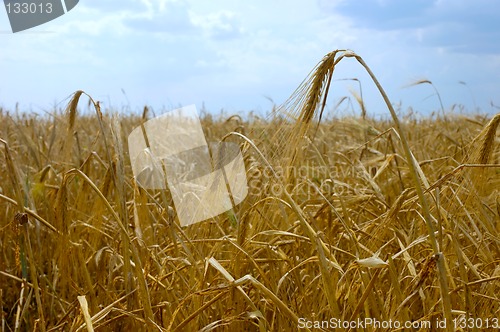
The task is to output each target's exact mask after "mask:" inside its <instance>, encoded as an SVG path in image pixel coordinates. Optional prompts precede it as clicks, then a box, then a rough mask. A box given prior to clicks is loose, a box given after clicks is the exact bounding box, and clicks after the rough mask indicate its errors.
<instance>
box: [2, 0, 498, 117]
mask: <svg viewBox="0 0 500 332" xmlns="http://www.w3.org/2000/svg"><path fill="white" fill-rule="evenodd" d="M499 22H500V3H499V2H498V1H495V0H476V1H469V0H434V1H432V0H415V1H401V0H365V1H347V0H276V1H269V0H253V1H235V0H213V1H199V0H121V1H110V0H109V1H108V0H80V3H79V4H78V5H77V6H76V7H75V8H74V9H73V10H71V11H70V12H68V13H67V14H66V15H64V16H62V17H60V18H58V19H56V20H54V21H51V22H49V23H47V24H44V25H42V26H39V27H36V28H33V29H30V30H28V31H26V32H20V33H16V34H12V33H11V32H10V26H9V21H8V18H7V15H6V12H5V10H3V8H0V45H1V48H0V106H2V107H4V108H7V109H13V108H14V105H15V104H16V103H17V102H19V107H20V109H21V110H25V111H33V112H42V111H44V110H45V111H50V110H51V109H52V108H53V106H54V105H55V104H57V105H59V107H64V106H65V104H66V102H67V100H66V98H67V97H68V96H69V95H70V94H71V93H72V92H74V91H76V90H78V89H82V90H84V91H86V92H87V93H89V94H90V95H91V96H93V97H94V99H96V100H100V101H101V102H103V104H104V105H105V106H112V107H113V108H115V109H118V110H120V109H124V108H127V107H129V108H130V109H131V110H132V111H133V112H137V113H139V112H140V110H141V109H142V107H143V106H144V105H150V106H152V107H153V108H154V109H155V110H162V109H164V108H166V109H171V108H174V107H177V106H179V105H189V104H195V105H197V107H198V109H200V108H201V106H202V103H204V104H205V108H206V109H207V110H209V111H212V112H219V111H220V110H221V109H224V110H225V111H226V112H227V113H235V112H248V111H252V110H253V111H257V112H266V111H268V110H269V109H270V108H271V107H272V103H271V102H270V101H269V99H268V98H271V99H272V100H273V101H274V102H275V103H276V104H281V103H282V102H283V101H285V100H286V98H287V97H288V96H289V95H291V94H292V92H293V91H294V90H295V88H296V87H297V86H298V85H299V84H300V83H301V81H302V80H303V79H304V78H305V77H306V76H307V74H308V73H309V72H310V70H311V69H312V68H313V67H314V66H315V65H316V63H317V62H318V61H319V60H321V58H322V57H323V55H325V54H326V53H328V52H329V51H332V50H334V49H345V48H347V49H352V50H354V51H355V52H356V53H358V54H359V55H361V56H362V57H363V58H364V60H365V61H366V62H367V64H368V65H369V66H370V67H371V68H372V70H373V71H374V73H375V74H376V75H377V77H378V79H379V81H380V82H381V83H382V85H383V86H384V88H385V90H386V92H387V93H388V95H389V97H390V98H391V100H392V101H393V102H394V103H401V109H402V110H405V109H407V108H408V107H410V106H411V107H412V108H413V109H414V110H415V111H416V112H418V113H422V114H428V113H429V112H431V111H434V110H438V109H439V108H440V106H439V101H438V99H437V98H436V96H435V95H433V93H434V90H433V89H432V87H431V86H429V85H419V86H414V87H410V88H408V87H405V86H407V85H408V84H411V83H412V82H414V81H415V80H419V79H428V80H431V81H432V82H433V83H434V85H435V87H436V88H437V89H438V90H439V92H440V94H441V97H442V99H443V104H444V106H445V108H446V109H450V108H451V107H452V105H454V104H460V105H464V106H465V107H466V109H468V110H473V109H474V108H475V107H479V108H481V110H482V112H488V113H495V112H498V109H495V108H493V107H492V106H491V103H493V104H495V105H497V106H500V91H499V88H500V81H499V80H500V42H499V41H500V23H499ZM345 78H358V79H359V80H360V81H361V84H362V87H363V95H364V97H365V101H366V104H367V109H368V112H369V113H370V114H372V115H383V114H386V113H387V111H386V110H385V108H384V105H383V103H382V99H381V98H380V97H379V95H378V94H377V93H376V91H375V88H374V86H373V84H372V83H371V82H370V80H369V78H368V77H367V75H366V73H364V72H363V71H362V70H361V68H360V66H359V65H358V64H357V63H355V61H354V60H353V59H347V60H345V62H342V63H341V64H340V65H339V67H338V68H337V69H336V72H335V74H334V79H338V81H334V82H333V83H332V91H331V95H330V99H329V105H330V106H332V107H333V105H335V104H336V103H337V101H338V100H340V98H342V97H343V96H349V95H350V90H352V89H354V90H356V89H357V83H356V82H353V81H346V80H342V79H345ZM460 81H461V82H465V83H466V84H465V85H464V84H460V83H459V82H460ZM345 107H347V104H346V105H345ZM354 111H357V109H356V107H355V108H354Z"/></svg>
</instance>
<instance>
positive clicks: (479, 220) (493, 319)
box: [0, 51, 500, 332]
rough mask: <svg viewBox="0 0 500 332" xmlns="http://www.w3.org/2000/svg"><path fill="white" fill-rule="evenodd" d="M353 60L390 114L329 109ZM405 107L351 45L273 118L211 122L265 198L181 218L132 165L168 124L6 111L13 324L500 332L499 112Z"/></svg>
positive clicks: (1, 289) (1, 162)
mask: <svg viewBox="0 0 500 332" xmlns="http://www.w3.org/2000/svg"><path fill="white" fill-rule="evenodd" d="M345 57H351V58H355V60H357V61H358V62H359V63H360V65H361V66H363V67H364V68H365V69H366V70H367V72H368V73H369V75H370V76H371V77H372V78H373V80H374V84H375V85H376V86H377V88H378V89H379V90H380V92H381V94H382V96H383V97H384V98H385V99H386V103H387V114H388V117H387V119H386V120H381V119H379V120H376V119H373V118H372V117H370V110H366V109H365V107H364V104H363V100H362V99H361V98H358V103H359V105H358V106H359V109H360V112H359V116H341V117H335V116H331V114H327V113H328V112H330V111H327V109H326V108H324V107H323V105H324V104H325V101H326V100H327V95H328V92H329V88H330V81H331V79H332V76H334V75H333V72H334V68H335V66H338V65H341V61H342V59H343V58H345ZM83 108H89V109H90V110H91V111H90V112H89V111H86V112H82V111H81V109H83ZM400 113H401V112H396V111H395V110H394V109H393V107H392V105H391V103H390V101H389V100H388V99H387V97H386V96H385V93H384V92H383V89H382V87H381V86H380V85H379V84H378V82H377V80H376V78H375V76H374V75H373V74H372V73H371V71H370V69H369V67H368V66H367V65H366V64H365V63H364V61H363V59H362V58H360V57H359V56H357V55H356V54H353V53H351V52H342V51H335V52H332V53H330V54H328V55H326V56H325V57H324V58H323V60H322V61H321V62H320V63H319V64H318V66H316V67H315V68H314V70H313V71H312V72H311V74H310V76H308V77H307V78H306V79H305V80H304V82H303V84H302V85H301V86H300V87H299V88H298V89H297V90H296V91H295V93H294V94H292V96H291V97H290V99H289V100H288V101H287V102H285V103H284V104H283V105H282V106H279V107H277V108H276V109H275V110H274V112H273V113H272V114H271V115H270V116H269V117H267V118H261V117H258V116H255V115H253V116H252V115H250V116H248V117H240V116H238V115H234V116H231V115H227V116H219V115H216V114H210V113H207V114H201V123H202V128H203V130H204V133H205V135H206V137H207V140H208V141H215V142H217V141H221V140H224V141H229V142H233V143H236V144H238V146H239V147H240V150H241V153H242V156H243V159H244V164H245V169H246V179H247V183H248V195H247V197H246V198H245V200H244V201H243V202H242V203H241V204H238V205H235V206H233V207H232V209H231V210H230V211H227V212H225V213H223V214H220V215H218V216H216V217H214V218H211V219H208V220H205V221H202V222H199V223H196V224H193V225H190V226H186V227H181V226H180V224H179V220H178V218H177V214H176V208H175V206H174V204H173V202H172V195H171V193H170V192H169V190H168V189H166V190H160V189H158V190H153V189H143V188H142V187H141V186H139V185H138V184H137V183H136V181H135V179H134V176H133V173H132V168H131V164H130V159H129V152H128V151H129V150H128V141H127V137H128V135H129V134H130V132H131V131H132V130H133V129H134V128H136V127H140V126H141V124H142V123H144V121H146V120H148V119H152V118H154V117H155V116H156V115H158V114H154V113H153V112H152V111H151V110H149V109H148V108H144V112H143V113H142V114H138V115H123V114H122V115H117V114H114V113H113V112H112V111H109V110H104V109H101V107H100V105H99V103H98V102H96V101H94V100H93V99H92V98H91V96H88V95H87V94H86V93H84V92H82V91H77V92H76V93H75V94H74V95H73V96H72V98H71V100H70V101H69V103H68V106H67V108H66V109H65V110H61V111H57V110H55V111H54V112H52V113H50V114H45V115H36V114H32V115H29V114H23V113H18V112H15V111H13V110H6V109H0V151H1V152H0V331H1V332H4V331H200V330H201V331H297V330H304V331H307V330H311V331H321V330H324V331H329V330H334V329H335V328H337V330H342V331H348V330H351V331H397V330H400V331H418V330H420V331H431V330H433V331H438V330H443V331H445V330H448V331H456V330H463V331H469V330H470V331H473V330H477V331H479V330H481V331H495V330H497V327H500V321H499V319H500V297H499V294H500V144H499V143H500V139H499V134H498V127H499V126H500V113H499V114H496V115H493V116H483V115H459V114H454V113H452V112H449V113H447V112H438V113H436V114H433V115H430V116H429V117H427V118H417V117H415V116H413V115H412V114H405V113H404V112H403V113H402V114H400ZM444 323H446V326H444ZM377 324H378V325H377ZM405 324H406V325H405Z"/></svg>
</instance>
